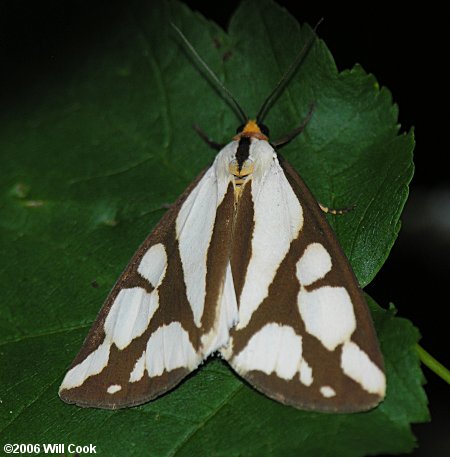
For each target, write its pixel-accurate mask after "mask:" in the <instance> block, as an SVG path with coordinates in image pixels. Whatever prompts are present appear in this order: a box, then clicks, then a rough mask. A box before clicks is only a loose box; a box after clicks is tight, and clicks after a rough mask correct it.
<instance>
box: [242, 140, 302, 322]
mask: <svg viewBox="0 0 450 457" xmlns="http://www.w3.org/2000/svg"><path fill="white" fill-rule="evenodd" d="M250 154H251V156H252V158H253V160H254V161H255V171H254V173H253V178H252V181H251V186H252V198H253V202H254V221H255V227H254V231H253V238H252V256H251V259H250V262H249V265H248V268H247V272H246V277H245V283H244V287H243V289H242V293H241V296H240V297H239V324H238V325H237V327H236V328H237V329H238V330H239V329H242V328H244V327H245V326H246V325H247V324H248V323H249V322H250V319H251V317H252V314H253V313H254V312H255V311H256V309H257V308H258V306H259V305H260V304H261V303H262V301H263V300H264V299H265V298H266V297H267V294H268V291H269V286H270V284H271V283H272V281H273V279H274V277H275V274H276V272H277V270H278V267H279V266H280V264H281V262H282V261H283V259H284V258H285V256H286V254H287V253H288V251H289V247H290V245H291V242H292V241H293V240H294V239H295V238H297V236H298V234H299V233H300V230H301V228H302V226H303V211H302V207H301V205H300V203H299V201H298V199H297V196H296V195H295V193H294V191H293V190H292V187H291V185H290V184H289V182H288V180H287V178H286V176H285V174H284V172H283V169H282V168H281V166H280V164H279V162H278V159H277V157H276V154H275V152H274V150H273V148H272V147H271V146H270V144H269V143H267V141H259V140H253V141H252V144H251V147H250Z"/></svg>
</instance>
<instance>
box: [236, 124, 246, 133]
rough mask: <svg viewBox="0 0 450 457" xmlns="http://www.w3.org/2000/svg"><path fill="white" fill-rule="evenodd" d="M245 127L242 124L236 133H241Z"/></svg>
mask: <svg viewBox="0 0 450 457" xmlns="http://www.w3.org/2000/svg"><path fill="white" fill-rule="evenodd" d="M244 127H245V124H241V125H240V126H239V127H238V128H237V129H236V133H241V132H242V130H244Z"/></svg>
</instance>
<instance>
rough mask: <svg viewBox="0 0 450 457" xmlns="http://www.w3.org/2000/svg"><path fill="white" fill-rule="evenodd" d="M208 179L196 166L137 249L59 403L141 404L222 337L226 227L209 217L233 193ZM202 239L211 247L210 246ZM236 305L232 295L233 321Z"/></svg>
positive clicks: (228, 203) (220, 211)
mask: <svg viewBox="0 0 450 457" xmlns="http://www.w3.org/2000/svg"><path fill="white" fill-rule="evenodd" d="M216 182H217V179H216V177H215V176H214V169H213V168H212V167H211V168H209V169H208V170H206V171H205V172H203V173H202V174H201V175H200V176H199V177H198V178H197V179H196V180H195V181H194V182H193V183H192V184H191V186H190V187H189V188H188V189H187V190H186V191H185V193H184V194H183V195H182V196H181V197H180V198H179V199H178V200H177V202H176V203H175V204H174V205H173V206H172V207H171V208H170V209H169V210H168V212H167V213H166V214H165V215H164V217H163V218H162V219H161V221H160V222H159V224H158V225H157V226H156V228H155V229H154V230H153V232H152V233H151V234H150V235H149V237H148V238H147V239H146V240H145V242H144V243H143V244H142V246H141V247H140V248H139V250H138V251H137V252H136V254H135V255H134V257H133V258H132V260H131V261H130V263H129V265H128V266H127V268H126V269H125V271H124V272H123V273H122V275H121V276H120V278H119V280H118V281H117V283H116V285H115V286H114V288H113V289H112V291H111V292H110V294H109V296H108V298H107V300H106V302H105V304H104V305H103V308H102V309H101V311H100V313H99V315H98V317H97V319H96V321H95V323H94V324H93V326H92V328H91V330H90V332H89V334H88V336H87V338H86V340H85V342H84V345H83V347H82V349H81V350H80V352H79V354H78V355H77V357H76V358H75V360H74V362H73V363H72V365H71V367H70V369H69V371H68V373H67V374H66V376H65V378H64V380H63V382H62V384H61V387H60V397H61V398H62V399H63V400H64V401H66V402H68V403H76V404H78V405H80V406H92V407H99V408H121V407H126V406H133V405H137V404H140V403H144V402H146V401H148V400H150V399H152V398H155V397H157V396H158V395H160V394H162V393H164V392H166V391H167V390H169V389H171V388H172V387H173V386H175V385H176V384H177V383H178V382H179V381H180V380H181V379H182V378H183V377H185V376H186V375H187V374H188V373H189V372H190V371H192V370H193V369H195V368H196V367H197V366H198V365H199V363H201V362H202V360H203V359H204V358H205V357H207V355H208V354H209V353H211V352H213V351H215V350H216V349H218V347H219V346H221V345H223V344H224V343H225V342H226V341H227V340H228V337H229V335H228V328H229V327H231V326H232V325H233V322H232V321H227V319H226V318H227V316H224V315H220V314H219V313H220V311H221V310H226V309H227V308H226V306H219V305H220V301H219V298H221V297H222V296H223V295H224V289H225V288H224V281H225V279H226V278H228V282H230V279H231V272H230V271H228V273H227V271H226V268H227V263H228V262H227V251H226V250H221V249H220V248H221V247H223V246H227V245H228V243H229V240H228V238H229V237H230V230H231V226H230V225H227V224H226V223H223V221H222V222H221V223H218V222H216V219H217V218H222V217H223V220H225V221H226V220H227V219H228V220H230V217H229V215H227V214H228V213H232V211H233V205H234V202H233V198H234V197H233V193H232V191H231V189H230V190H229V191H228V189H226V188H225V189H221V194H220V195H219V194H218V192H219V190H218V188H217V186H216ZM210 244H212V245H214V246H218V247H219V249H217V248H216V249H214V250H213V249H210V251H209V252H208V247H209V245H210ZM205 258H207V261H206V263H205V261H204V259H205ZM206 270H208V276H207V277H206ZM231 290H232V286H231ZM227 294H228V295H229V294H230V284H228V285H227ZM228 295H227V297H228ZM229 301H230V300H229ZM230 302H231V301H230ZM236 312H237V311H236V303H235V304H234V311H233V310H231V311H230V315H231V319H235V316H236ZM233 316H234V317H233ZM219 324H220V325H221V328H218V327H217V326H218V325H219ZM215 326H216V327H215ZM224 329H226V331H225V332H224ZM220 338H222V340H220Z"/></svg>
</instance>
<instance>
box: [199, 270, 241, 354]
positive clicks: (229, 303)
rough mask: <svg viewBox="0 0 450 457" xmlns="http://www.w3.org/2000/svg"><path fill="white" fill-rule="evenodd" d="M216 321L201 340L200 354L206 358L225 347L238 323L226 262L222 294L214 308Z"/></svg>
mask: <svg viewBox="0 0 450 457" xmlns="http://www.w3.org/2000/svg"><path fill="white" fill-rule="evenodd" d="M216 311H217V313H216V319H215V322H214V325H213V327H212V329H211V331H210V332H209V333H207V334H204V335H203V336H202V338H201V341H202V353H203V356H204V357H208V355H210V354H211V353H213V352H214V351H217V349H220V348H221V347H223V346H225V345H226V344H227V343H228V341H229V339H230V329H231V328H232V327H234V325H235V324H236V322H237V321H238V307H237V300H236V292H235V290H234V283H233V275H232V273H231V265H230V263H229V262H228V264H227V268H226V272H225V279H224V284H223V289H222V292H221V293H220V294H219V304H218V306H217V307H216Z"/></svg>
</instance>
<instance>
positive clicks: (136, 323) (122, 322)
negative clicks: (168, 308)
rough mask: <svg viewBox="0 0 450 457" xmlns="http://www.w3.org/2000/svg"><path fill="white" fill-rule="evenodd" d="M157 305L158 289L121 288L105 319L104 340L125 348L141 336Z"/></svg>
mask: <svg viewBox="0 0 450 457" xmlns="http://www.w3.org/2000/svg"><path fill="white" fill-rule="evenodd" d="M158 306H159V297H158V289H154V290H153V291H152V292H151V293H147V292H146V291H145V290H144V289H142V288H141V287H132V288H130V289H122V290H121V291H120V292H119V294H118V295H117V297H116V299H115V300H114V303H113V305H112V306H111V309H110V311H109V313H108V316H107V317H106V320H105V326H104V329H105V333H106V338H105V341H107V340H110V341H111V343H114V344H115V345H116V346H117V347H118V348H119V349H121V350H122V349H125V348H126V347H127V346H128V345H129V344H130V343H131V342H132V341H133V340H134V339H135V338H137V337H138V336H141V335H142V334H143V333H144V332H145V330H146V329H147V327H148V324H149V322H150V319H151V318H152V316H153V314H154V313H155V311H156V310H157V308H158Z"/></svg>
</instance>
